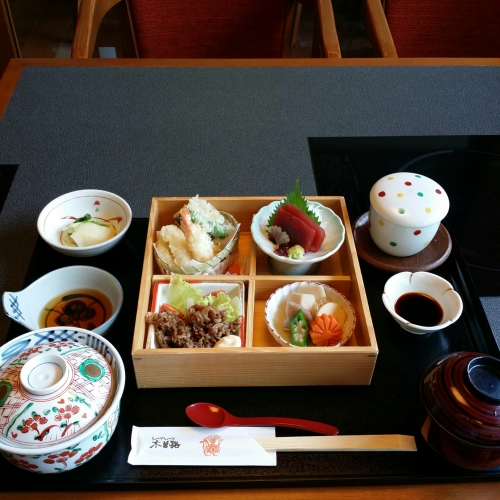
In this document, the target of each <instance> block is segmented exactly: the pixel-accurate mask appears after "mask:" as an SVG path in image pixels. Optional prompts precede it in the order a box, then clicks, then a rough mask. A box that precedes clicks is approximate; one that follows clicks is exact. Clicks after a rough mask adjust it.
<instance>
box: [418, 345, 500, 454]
mask: <svg viewBox="0 0 500 500" xmlns="http://www.w3.org/2000/svg"><path fill="white" fill-rule="evenodd" d="M420 391H421V395H422V398H423V400H424V403H425V405H426V408H427V410H428V412H429V413H430V414H431V415H432V417H433V418H434V419H435V420H436V421H437V422H438V423H439V424H440V425H441V426H443V427H444V428H445V429H446V430H447V431H448V432H450V433H451V434H453V435H454V436H457V437H459V438H461V439H464V440H466V441H468V442H471V443H474V444H479V445H482V446H500V360H499V359H497V358H494V357H492V356H488V355H485V354H481V353H477V352H459V353H453V354H449V355H447V356H445V357H443V358H441V359H439V360H437V361H436V362H435V363H433V364H432V365H431V366H430V367H429V368H428V369H427V370H426V372H425V373H424V375H423V377H422V383H421V388H420Z"/></svg>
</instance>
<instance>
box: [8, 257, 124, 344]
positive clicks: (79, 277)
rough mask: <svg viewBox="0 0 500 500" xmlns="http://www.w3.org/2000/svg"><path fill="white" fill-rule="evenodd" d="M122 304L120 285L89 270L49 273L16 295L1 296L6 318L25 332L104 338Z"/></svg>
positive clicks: (76, 268) (72, 268)
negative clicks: (56, 330)
mask: <svg viewBox="0 0 500 500" xmlns="http://www.w3.org/2000/svg"><path fill="white" fill-rule="evenodd" d="M122 303H123V289H122V287H121V285H120V282H119V281H118V280H117V279H116V278H115V277H114V276H113V275H112V274H110V273H108V272H107V271H104V270H102V269H99V268H97V267H92V266H68V267H62V268H60V269H57V270H55V271H52V272H50V273H48V274H46V275H44V276H42V277H41V278H40V279H38V280H36V281H35V282H33V283H32V284H31V285H29V286H28V287H26V288H24V289H23V290H21V291H18V292H8V291H7V292H4V293H3V295H2V305H3V309H4V312H5V314H6V315H7V316H9V318H11V319H13V320H14V321H16V322H18V323H20V324H21V325H23V326H25V327H26V328H28V330H37V329H39V328H48V327H76V328H84V329H86V330H91V331H93V332H94V333H96V334H98V335H104V334H105V333H106V332H107V331H108V330H109V328H110V327H111V325H112V324H113V322H114V321H115V320H116V318H117V316H118V313H119V312H120V309H121V306H122Z"/></svg>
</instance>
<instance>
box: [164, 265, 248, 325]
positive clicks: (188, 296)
mask: <svg viewBox="0 0 500 500" xmlns="http://www.w3.org/2000/svg"><path fill="white" fill-rule="evenodd" d="M168 303H169V304H170V305H171V306H173V307H175V308H176V309H177V310H179V311H181V312H182V313H183V314H186V313H187V310H188V308H189V307H191V305H193V304H200V305H202V306H207V305H211V306H213V307H214V308H215V309H217V310H218V311H220V310H225V311H226V321H227V322H228V323H232V322H233V321H235V320H236V319H237V318H239V317H240V316H241V311H242V305H241V300H240V298H239V297H234V298H231V297H229V295H227V294H226V293H224V292H219V293H218V294H217V295H206V296H203V294H202V292H201V290H200V289H199V288H198V287H197V286H196V285H191V284H190V283H186V282H185V281H183V280H182V278H181V277H180V275H178V274H173V275H172V277H171V278H170V286H169V287H168Z"/></svg>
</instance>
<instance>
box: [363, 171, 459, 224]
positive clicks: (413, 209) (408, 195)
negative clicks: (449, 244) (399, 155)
mask: <svg viewBox="0 0 500 500" xmlns="http://www.w3.org/2000/svg"><path fill="white" fill-rule="evenodd" d="M370 203H371V205H372V207H373V208H374V209H375V210H376V211H377V213H378V214H379V215H381V216H382V217H384V218H385V219H387V220H388V221H389V222H392V223H394V224H397V225H399V226H404V227H427V226H431V225H433V224H436V223H438V222H440V221H441V220H442V219H444V217H445V216H446V214H447V213H448V210H449V209H450V201H449V199H448V195H447V194H446V192H445V190H444V189H443V188H442V187H441V186H440V185H439V184H438V183H437V182H435V181H433V180H432V179H429V178H428V177H425V176H424V175H420V174H415V173H411V172H397V173H395V174H390V175H386V176H385V177H382V178H381V179H379V180H378V181H377V182H376V183H375V184H374V185H373V187H372V189H371V191H370Z"/></svg>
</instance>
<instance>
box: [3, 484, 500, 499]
mask: <svg viewBox="0 0 500 500" xmlns="http://www.w3.org/2000/svg"><path fill="white" fill-rule="evenodd" d="M236 488H237V485H234V486H233V487H232V488H224V489H216V488H215V489H211V490H199V489H196V490H195V489H191V490H176V489H172V490H165V489H162V490H157V491H151V490H147V489H145V490H143V491H140V490H136V489H134V488H129V489H127V490H123V491H113V490H112V489H110V488H104V487H103V488H102V490H101V491H79V492H78V495H77V498H78V500H96V499H99V500H136V499H140V500H159V499H164V498H168V500H193V499H199V498H201V499H205V500H235V499H238V500H306V499H314V500H323V499H324V500H348V499H349V500H350V499H356V500H379V499H380V500H416V499H418V500H471V499H477V500H498V497H499V494H500V483H498V482H495V481H490V482H487V481H484V482H473V483H454V484H418V485H394V486H391V485H389V486H387V485H383V486H355V485H350V486H341V485H337V486H329V487H290V486H283V487H282V488H251V489H248V488H247V489H236ZM73 496H75V493H74V492H64V491H57V492H51V491H40V492H38V491H37V492H22V493H17V492H11V493H0V500H54V498H72V497H73Z"/></svg>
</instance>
